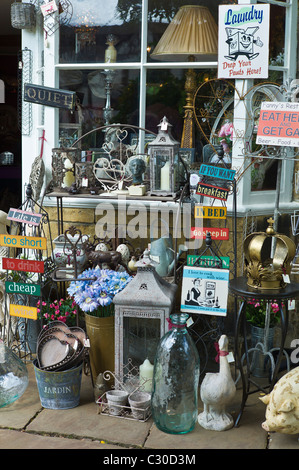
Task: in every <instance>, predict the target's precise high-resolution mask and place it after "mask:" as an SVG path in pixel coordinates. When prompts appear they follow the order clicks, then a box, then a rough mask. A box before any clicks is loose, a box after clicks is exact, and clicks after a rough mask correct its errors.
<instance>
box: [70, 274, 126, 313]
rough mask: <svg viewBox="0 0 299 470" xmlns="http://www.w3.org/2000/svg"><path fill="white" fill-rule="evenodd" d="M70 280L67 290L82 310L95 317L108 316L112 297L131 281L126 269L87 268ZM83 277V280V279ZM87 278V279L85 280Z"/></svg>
mask: <svg viewBox="0 0 299 470" xmlns="http://www.w3.org/2000/svg"><path fill="white" fill-rule="evenodd" d="M78 278H79V279H80V278H82V281H81V280H77V281H72V282H71V283H70V286H69V287H68V289H67V291H68V293H69V295H71V296H73V298H74V300H75V302H76V304H77V305H78V306H79V307H80V309H81V310H83V312H86V313H88V314H89V315H92V316H96V317H103V316H110V315H111V314H112V312H111V308H108V307H109V306H110V305H111V304H112V300H113V297H114V296H115V295H116V294H117V293H118V292H120V291H121V290H123V289H124V287H126V285H127V284H128V283H129V282H130V281H131V279H132V276H130V275H129V274H128V273H127V272H126V271H124V272H120V271H113V270H111V269H100V268H99V267H96V268H94V269H93V268H88V269H86V270H85V271H83V272H82V273H81V274H79V276H78ZM84 278H85V280H84ZM86 279H87V280H86Z"/></svg>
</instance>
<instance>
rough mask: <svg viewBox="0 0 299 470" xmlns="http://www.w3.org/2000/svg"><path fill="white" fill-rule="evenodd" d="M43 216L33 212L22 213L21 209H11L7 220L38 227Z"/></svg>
mask: <svg viewBox="0 0 299 470" xmlns="http://www.w3.org/2000/svg"><path fill="white" fill-rule="evenodd" d="M41 218H42V214H35V213H33V212H28V211H22V210H20V209H9V212H8V215H7V220H13V221H15V222H22V223H24V224H31V225H36V226H38V225H39V224H40V221H41Z"/></svg>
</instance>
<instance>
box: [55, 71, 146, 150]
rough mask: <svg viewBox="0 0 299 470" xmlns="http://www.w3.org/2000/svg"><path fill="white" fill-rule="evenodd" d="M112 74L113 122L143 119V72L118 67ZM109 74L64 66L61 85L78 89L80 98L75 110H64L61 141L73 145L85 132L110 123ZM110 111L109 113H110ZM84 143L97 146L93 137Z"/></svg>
mask: <svg viewBox="0 0 299 470" xmlns="http://www.w3.org/2000/svg"><path fill="white" fill-rule="evenodd" d="M110 78H111V108H112V109H111V112H110V119H109V123H110V124H112V123H121V124H127V123H129V124H132V125H136V126H138V122H139V94H138V89H139V72H138V71H137V70H116V71H114V72H113V75H112V77H110ZM108 79H109V77H107V74H105V72H104V71H103V70H61V71H60V84H59V85H60V88H62V89H64V90H70V91H75V92H76V95H77V98H78V100H79V105H78V106H76V110H75V112H73V113H71V112H70V111H68V110H62V109H61V110H60V112H59V119H60V121H59V122H60V136H59V137H60V143H61V145H62V144H63V145H64V146H70V145H72V143H73V142H74V141H75V140H76V139H77V138H78V137H80V136H81V135H84V134H86V132H89V131H90V130H92V129H95V128H97V127H101V126H104V125H105V124H106V117H105V107H106V106H107V91H106V84H107V80H108ZM108 114H109V113H108ZM82 144H83V147H84V146H85V145H86V146H87V147H88V146H89V147H97V146H98V144H99V143H98V142H97V141H94V140H93V137H89V138H88V139H86V140H83V141H82Z"/></svg>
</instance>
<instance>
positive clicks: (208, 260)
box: [187, 255, 230, 269]
mask: <svg viewBox="0 0 299 470" xmlns="http://www.w3.org/2000/svg"><path fill="white" fill-rule="evenodd" d="M199 258H200V260H199V264H197V266H202V267H209V266H211V267H213V266H214V263H215V260H216V261H217V259H218V258H215V257H213V256H198V255H188V256H187V266H193V265H194V263H195V261H197V260H198V259H199ZM219 258H220V259H221V261H222V268H225V269H228V268H229V261H230V258H229V256H220V257H219Z"/></svg>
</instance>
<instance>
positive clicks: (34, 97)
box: [24, 83, 76, 111]
mask: <svg viewBox="0 0 299 470" xmlns="http://www.w3.org/2000/svg"><path fill="white" fill-rule="evenodd" d="M75 96H76V93H75V92H74V91H68V90H59V89H57V88H49V87H45V86H40V85H31V84H29V83H25V84H24V101H29V102H30V103H37V104H43V105H45V106H53V107H55V108H65V109H70V110H71V111H73V110H74V108H75Z"/></svg>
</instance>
